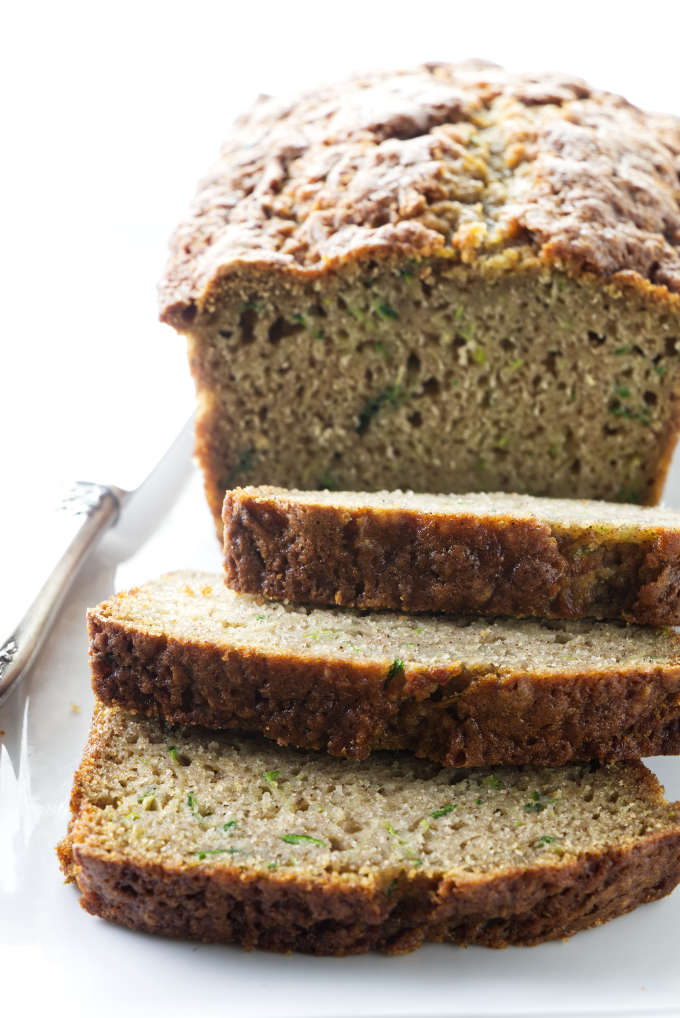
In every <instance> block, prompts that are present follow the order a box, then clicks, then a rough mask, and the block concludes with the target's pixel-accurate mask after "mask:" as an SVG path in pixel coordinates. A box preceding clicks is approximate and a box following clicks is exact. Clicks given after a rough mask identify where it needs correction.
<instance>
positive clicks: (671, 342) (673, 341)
mask: <svg viewBox="0 0 680 1018" xmlns="http://www.w3.org/2000/svg"><path fill="white" fill-rule="evenodd" d="M677 345H678V340H677V337H676V336H666V338H665V339H664V346H665V349H666V356H667V357H675V355H676V353H677V352H678V351H677V349H676V347H677Z"/></svg>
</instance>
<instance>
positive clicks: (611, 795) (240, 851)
mask: <svg viewBox="0 0 680 1018" xmlns="http://www.w3.org/2000/svg"><path fill="white" fill-rule="evenodd" d="M72 808H73V811H74V825H73V826H72V828H71V831H70V836H71V839H72V841H73V843H74V844H75V845H76V846H77V847H78V849H79V850H81V851H82V850H84V851H85V852H86V853H87V852H94V853H96V854H98V855H99V856H100V857H102V858H104V859H109V860H111V861H115V860H119V861H123V862H126V861H127V862H132V861H136V862H139V863H142V864H144V863H146V864H148V865H151V866H154V867H156V866H159V865H161V866H165V867H168V868H172V869H174V870H182V871H189V872H191V871H192V870H195V869H196V868H197V867H208V868H215V869H217V870H225V869H226V870H230V871H233V870H235V869H238V870H244V871H246V874H247V873H248V872H255V873H258V872H259V873H265V874H269V875H270V876H271V878H272V880H283V881H285V880H289V879H305V880H310V881H315V882H317V883H321V884H332V883H338V882H340V883H359V884H362V885H364V886H366V887H367V888H370V887H375V886H376V885H377V886H378V887H380V886H384V887H385V888H388V887H389V885H390V883H391V881H393V880H394V879H395V878H397V877H400V876H402V875H404V876H406V875H408V874H425V875H427V874H430V875H433V876H439V877H445V878H448V879H452V880H455V881H456V882H459V881H460V882H467V881H469V880H474V878H475V875H477V876H483V875H501V874H503V873H507V872H513V871H516V870H517V869H518V868H522V867H534V866H536V867H546V868H551V867H554V866H555V865H560V864H565V865H569V863H570V862H572V861H574V860H576V859H578V858H579V857H582V856H583V855H584V854H585V853H590V852H598V851H601V850H606V849H608V848H611V847H617V848H620V849H621V850H623V851H625V850H626V849H629V848H632V847H633V846H635V845H636V844H639V843H640V842H641V841H643V840H644V839H645V838H647V837H651V838H653V837H655V836H656V835H663V834H665V833H668V832H673V833H675V834H676V836H677V832H678V826H679V821H678V816H677V811H676V806H673V805H672V804H670V803H667V802H665V801H664V798H663V794H662V789H661V788H660V786H659V784H658V782H657V781H656V779H655V778H654V776H653V775H652V774H651V773H650V772H649V771H648V770H647V769H646V768H645V767H644V766H643V765H642V764H641V763H639V762H638V761H634V762H631V763H614V764H609V765H604V766H601V767H598V766H597V765H595V766H589V765H588V764H583V765H571V766H567V767H561V768H549V767H522V768H511V767H507V768H504V767H499V768H494V769H488V768H487V769H479V770H466V771H463V770H456V769H454V768H443V767H440V766H438V765H437V764H430V763H425V762H424V761H417V760H413V759H411V758H409V757H406V756H388V755H381V756H379V757H376V758H374V759H373V760H371V761H370V762H369V763H360V764H359V763H355V762H351V761H346V760H342V761H338V760H335V759H333V758H332V757H329V756H326V755H324V754H319V753H310V752H304V753H303V752H298V751H295V750H290V749H281V748H279V747H278V746H276V745H275V744H273V743H271V742H264V741H261V740H256V739H245V738H242V737H238V736H235V735H232V734H223V733H220V734H217V733H214V732H205V731H201V730H200V729H193V730H192V729H178V728H174V729H173V728H170V727H166V726H162V725H160V724H159V723H158V722H156V721H151V720H147V719H142V718H137V717H132V716H130V715H128V714H126V713H125V712H123V711H120V710H116V709H111V708H105V707H99V708H98V710H97V713H96V715H95V721H94V724H93V731H92V735H91V738H90V744H89V747H88V751H87V753H86V755H85V759H84V761H83V765H82V767H81V769H80V771H79V773H78V774H77V776H76V783H75V786H74V795H73V799H72Z"/></svg>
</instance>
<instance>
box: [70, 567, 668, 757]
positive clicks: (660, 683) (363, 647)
mask: <svg viewBox="0 0 680 1018" xmlns="http://www.w3.org/2000/svg"><path fill="white" fill-rule="evenodd" d="M88 625H89V632H90V661H91V665H92V682H93V687H94V690H95V692H96V694H97V696H98V697H99V698H100V699H101V700H102V701H104V702H105V703H109V704H116V705H118V706H121V707H125V708H127V709H129V710H133V711H138V712H140V713H142V714H146V715H149V716H156V715H160V716H161V717H163V718H165V719H166V720H168V721H172V722H182V723H189V724H202V725H206V726H208V727H210V728H215V729H218V728H236V729H239V730H241V731H245V732H258V733H260V734H262V735H264V736H266V737H267V738H269V739H272V740H276V741H278V742H279V743H280V744H284V745H285V744H292V745H295V746H301V747H305V748H310V749H325V750H327V751H328V752H329V753H331V754H334V755H337V756H345V757H354V758H358V759H363V758H365V757H367V756H368V755H369V754H370V753H371V752H372V751H373V750H376V749H408V750H411V751H412V752H415V753H416V754H417V755H419V756H423V757H428V758H430V759H432V760H436V761H439V762H442V763H446V764H450V765H454V766H459V767H463V766H467V767H469V766H479V765H486V764H509V763H513V764H515V763H517V764H518V763H541V764H561V763H566V762H567V761H569V760H588V759H592V758H598V759H610V760H611V759H626V758H633V757H636V756H641V755H645V756H650V755H655V754H664V753H678V752H680V640H679V638H678V637H677V635H676V634H675V633H674V632H673V631H671V630H666V629H654V628H651V627H638V626H623V625H619V624H615V623H604V622H537V621H520V620H515V619H505V620H503V619H495V620H484V619H472V618H444V617H437V616H424V615H405V614H388V613H384V612H379V613H375V614H372V615H366V614H362V613H360V612H356V611H351V610H341V609H328V608H326V609H322V608H316V609H312V608H305V607H300V606H295V605H284V604H276V603H271V602H270V603H266V602H264V603H263V602H262V601H261V600H259V599H257V598H255V597H252V596H250V595H247V594H238V593H235V592H234V591H231V590H228V589H227V588H225V586H224V583H223V581H222V577H221V576H215V575H212V574H208V573H191V572H180V573H171V574H168V575H167V576H164V577H162V578H161V579H159V580H157V581H155V582H152V583H148V584H145V585H144V586H142V587H139V588H136V589H134V590H131V591H130V592H128V593H124V594H118V595H116V596H115V597H113V598H111V600H109V601H106V602H104V604H102V605H100V606H99V607H98V608H95V609H93V610H91V611H90V612H89V614H88Z"/></svg>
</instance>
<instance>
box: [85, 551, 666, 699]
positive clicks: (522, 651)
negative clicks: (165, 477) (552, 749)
mask: <svg viewBox="0 0 680 1018" xmlns="http://www.w3.org/2000/svg"><path fill="white" fill-rule="evenodd" d="M89 617H90V618H91V619H96V620H97V623H98V625H99V626H103V627H106V625H107V624H108V623H109V622H110V623H113V624H114V625H116V624H119V625H123V626H124V627H125V628H126V629H128V630H130V631H133V632H138V633H141V634H144V635H151V636H162V637H164V638H165V639H171V640H177V641H180V642H182V641H184V642H188V643H191V644H192V645H196V646H201V645H202V644H209V645H211V646H217V647H219V648H220V649H222V651H223V653H224V654H227V653H228V652H229V651H231V650H234V649H239V650H241V651H244V652H246V653H262V654H266V655H269V656H273V657H285V656H288V657H292V658H296V659H303V660H307V661H312V660H313V661H319V660H321V661H327V662H332V661H344V662H352V663H353V664H355V665H357V666H359V667H363V668H364V669H370V670H371V672H372V673H373V672H375V678H376V682H381V683H382V682H384V681H385V677H386V676H388V675H390V674H391V676H392V677H393V678H394V677H397V678H399V679H401V678H404V679H405V681H406V682H408V681H409V679H410V678H411V677H414V678H415V677H416V676H417V675H418V673H419V671H422V670H424V669H428V668H441V669H444V670H445V671H448V672H451V673H454V674H455V673H457V672H460V671H466V672H468V674H475V673H476V672H477V671H479V672H481V673H484V674H487V673H488V672H489V671H493V672H496V673H497V674H498V675H500V676H510V675H539V676H540V675H560V676H568V675H575V674H576V675H580V674H588V675H594V674H598V673H612V672H616V673H618V674H625V673H626V672H631V673H634V674H640V673H644V672H655V671H658V670H659V669H661V670H664V669H667V668H671V669H677V668H678V667H679V666H680V638H679V637H678V636H677V635H676V634H675V633H674V632H673V631H672V630H670V629H662V628H654V627H652V626H625V625H620V624H618V623H614V622H591V621H570V622H562V621H551V622H542V621H537V620H517V619H478V618H445V617H438V616H429V615H405V614H399V613H392V612H375V613H373V614H365V613H362V612H358V611H353V610H350V609H338V608H308V607H302V606H300V605H292V604H278V603H273V602H263V601H262V600H261V599H259V598H256V597H253V596H251V595H250V594H238V593H236V592H234V591H232V590H229V589H228V588H226V587H225V586H224V582H223V578H222V577H221V576H218V575H213V574H211V573H201V572H187V571H183V572H176V573H168V574H166V575H165V576H163V577H161V578H160V579H158V580H155V581H152V582H150V583H146V584H144V585H143V586H141V587H137V588H134V589H133V590H130V591H128V592H125V593H121V594H116V595H115V597H112V598H111V599H110V600H109V601H105V602H104V603H103V604H101V605H99V607H97V608H93V609H92V610H91V611H90V612H89Z"/></svg>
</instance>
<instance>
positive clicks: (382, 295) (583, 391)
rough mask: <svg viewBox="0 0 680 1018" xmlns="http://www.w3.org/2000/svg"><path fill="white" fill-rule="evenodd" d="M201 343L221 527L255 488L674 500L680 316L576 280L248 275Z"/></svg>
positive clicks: (202, 442) (210, 470)
mask: <svg viewBox="0 0 680 1018" xmlns="http://www.w3.org/2000/svg"><path fill="white" fill-rule="evenodd" d="M407 266H408V272H409V273H412V275H404V272H405V271H406V268H407ZM369 283H370V284H371V285H370V286H369V285H368V284H369ZM386 309H389V314H387V313H386ZM189 337H190V345H189V350H190V358H191V366H192V370H193V373H194V376H195V379H196V383H197V389H198V397H199V415H198V419H197V447H196V448H197V455H198V459H199V462H200V463H201V465H202V466H203V469H204V471H205V478H206V490H207V494H208V498H209V501H210V503H211V506H212V509H213V512H214V515H215V517H216V518H219V514H220V510H221V503H222V498H223V495H224V490H225V488H229V487H233V486H234V485H235V484H248V483H267V484H279V485H285V486H290V487H299V488H314V489H316V488H337V489H385V488H398V487H409V488H413V489H414V490H416V491H447V492H449V491H451V492H465V491H484V490H487V491H488V490H491V491H494V490H497V491H525V492H529V493H531V494H534V495H553V496H560V497H571V496H574V497H579V498H581V497H589V498H600V499H610V500H619V501H624V502H656V501H657V500H658V498H659V496H660V493H661V489H662V486H663V480H664V477H665V473H666V468H667V465H668V461H669V458H670V455H671V452H672V448H673V445H674V442H675V434H676V426H677V421H676V418H677V402H676V397H675V392H676V388H677V386H678V379H679V377H680V374H679V372H680V359H679V358H678V355H677V353H676V349H675V344H676V341H677V340H678V338H680V316H679V315H676V313H675V312H673V311H671V309H670V308H668V307H666V306H661V305H654V303H653V302H651V301H650V300H649V299H648V298H645V297H642V296H641V295H630V294H628V295H625V296H624V295H618V296H616V295H615V294H612V293H609V292H605V291H603V290H602V289H601V288H599V287H596V286H594V285H593V284H592V283H587V284H586V283H580V282H576V281H573V280H569V279H566V278H565V277H562V276H559V275H554V276H552V277H549V278H547V279H543V278H541V277H538V276H536V275H535V274H525V275H517V274H515V275H510V276H508V277H502V278H500V279H494V278H491V279H489V278H486V277H482V278H479V277H476V276H475V274H474V273H473V272H472V271H470V270H467V269H466V270H463V269H453V268H451V266H450V265H449V264H448V262H445V263H444V264H437V263H432V262H425V263H424V264H422V263H416V264H412V263H411V262H407V261H406V260H404V261H402V262H399V261H398V260H397V261H394V262H391V263H390V264H387V265H385V264H382V263H380V264H378V263H370V264H364V265H353V266H352V267H351V268H347V269H345V270H344V272H343V273H342V274H341V275H338V276H337V277H336V276H333V277H331V278H325V279H322V280H315V281H314V282H312V281H305V280H298V279H294V278H293V279H283V278H281V279H278V278H277V276H276V274H274V275H273V276H272V277H271V278H270V277H269V276H267V277H261V276H260V275H257V274H255V273H254V272H253V271H252V270H246V269H242V270H240V272H239V273H238V274H237V275H234V276H230V277H229V281H228V284H227V283H226V282H225V284H224V285H223V286H222V287H221V290H220V297H219V300H215V302H214V303H211V311H210V312H209V313H208V312H206V313H204V314H202V315H199V316H198V317H197V318H196V319H195V320H194V322H193V324H192V326H191V331H190V333H189Z"/></svg>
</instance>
